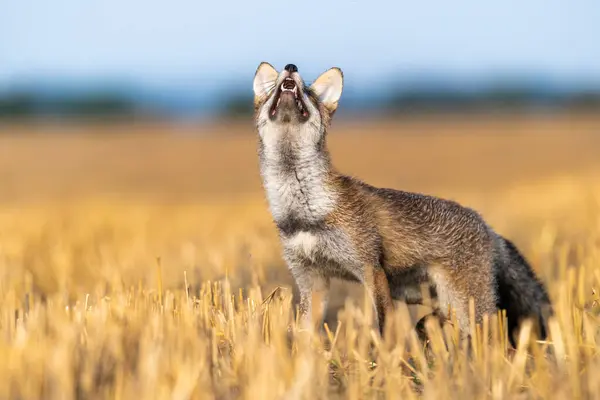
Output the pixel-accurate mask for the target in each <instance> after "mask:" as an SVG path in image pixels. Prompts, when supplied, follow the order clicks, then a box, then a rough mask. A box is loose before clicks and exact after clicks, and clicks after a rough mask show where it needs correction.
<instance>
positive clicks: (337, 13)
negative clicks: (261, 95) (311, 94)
mask: <svg viewBox="0 0 600 400" xmlns="http://www.w3.org/2000/svg"><path fill="white" fill-rule="evenodd" d="M262 60H266V61H269V62H271V63H272V64H274V65H275V66H276V67H278V68H281V67H283V65H285V64H286V63H289V62H293V63H295V64H297V65H298V67H299V69H300V72H301V73H303V74H304V75H305V78H306V79H307V80H312V79H314V78H315V77H316V74H318V73H319V72H321V71H323V70H325V69H327V68H329V67H330V66H333V65H335V66H339V67H341V68H342V69H343V70H344V73H345V76H346V79H347V80H348V79H351V80H352V81H354V82H362V83H363V84H368V83H369V82H374V81H377V80H382V79H386V78H387V77H389V76H390V75H391V74H397V75H398V76H402V75H403V74H414V73H419V74H422V75H427V74H428V73H431V74H437V75H447V76H454V77H458V78H461V77H462V78H469V77H472V76H473V77H477V76H488V75H494V74H504V73H513V74H520V73H529V74H543V75H544V76H546V77H548V78H551V79H559V80H561V79H562V80H568V81H579V82H583V83H584V84H586V82H587V83H589V82H593V83H594V84H596V85H598V84H600V1H598V0H561V1H559V0H521V1H517V0H502V1H491V0H490V1H481V0H457V1H452V2H449V1H430V0H425V1H356V0H348V1H312V0H305V1H302V2H291V1H289V2H286V1H238V2H233V1H205V0H172V1H156V0H96V1H93V0H52V1H48V0H37V1H35V0H0V85H7V84H9V83H11V82H15V81H17V80H19V79H21V80H22V79H28V78H32V77H33V78H36V77H43V78H52V77H59V78H61V79H73V80H74V81H78V80H83V81H87V80H94V79H99V78H104V77H116V78H120V79H125V80H133V81H135V82H140V83H142V84H150V85H159V86H165V85H166V86H185V85H188V84H190V83H200V84H202V85H205V86H207V87H209V86H218V85H220V84H223V83H224V82H227V81H228V80H231V79H232V78H233V79H234V80H237V81H240V80H244V79H247V80H251V78H252V75H253V74H254V70H255V68H256V66H257V65H258V63H259V62H260V61H262Z"/></svg>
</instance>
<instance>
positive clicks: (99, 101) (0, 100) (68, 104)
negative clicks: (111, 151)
mask: <svg viewBox="0 0 600 400" xmlns="http://www.w3.org/2000/svg"><path fill="white" fill-rule="evenodd" d="M135 111H136V107H135V104H134V102H132V101H131V100H128V99H127V98H125V97H124V96H122V95H120V94H117V93H87V94H85V95H81V96H69V97H65V98H56V97H54V98H46V97H44V96H39V95H36V94H34V93H28V92H13V93H9V94H5V95H0V118H5V119H6V118H27V117H34V116H39V115H63V116H84V117H85V116H124V115H132V114H134V113H135Z"/></svg>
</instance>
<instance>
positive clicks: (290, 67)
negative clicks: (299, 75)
mask: <svg viewBox="0 0 600 400" xmlns="http://www.w3.org/2000/svg"><path fill="white" fill-rule="evenodd" d="M284 69H285V70H286V71H287V72H289V73H292V72H298V67H296V66H295V65H294V64H288V65H286V66H285V68H284Z"/></svg>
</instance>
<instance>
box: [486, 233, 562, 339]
mask: <svg viewBox="0 0 600 400" xmlns="http://www.w3.org/2000/svg"><path fill="white" fill-rule="evenodd" d="M497 251H498V254H497V255H496V263H495V270H496V284H497V287H498V300H497V304H496V305H497V307H498V308H499V309H504V310H506V318H507V320H508V333H509V335H508V336H509V339H510V341H511V343H512V345H513V346H516V343H515V339H514V338H513V334H514V333H515V329H516V328H518V327H519V325H520V323H521V322H522V321H523V320H524V319H526V318H531V319H532V320H533V322H534V323H537V325H538V334H539V336H540V339H545V338H546V335H547V332H548V326H547V319H548V317H549V316H550V315H552V313H553V310H552V305H551V303H550V298H549V297H548V293H547V292H546V288H545V287H544V285H543V283H542V282H541V281H540V280H539V279H538V277H537V276H536V274H535V272H534V271H533V269H532V268H531V266H530V265H529V263H528V262H527V260H525V257H523V255H522V254H521V253H520V252H519V250H518V249H517V247H516V246H515V245H514V244H513V243H512V242H511V241H510V240H508V239H506V238H504V237H502V236H500V235H498V243H497Z"/></svg>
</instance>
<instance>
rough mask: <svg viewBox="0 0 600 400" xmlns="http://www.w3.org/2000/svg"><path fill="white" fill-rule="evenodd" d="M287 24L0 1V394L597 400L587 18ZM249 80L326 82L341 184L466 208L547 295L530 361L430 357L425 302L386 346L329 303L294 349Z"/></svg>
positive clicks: (439, 14) (547, 7) (474, 8)
mask: <svg viewBox="0 0 600 400" xmlns="http://www.w3.org/2000/svg"><path fill="white" fill-rule="evenodd" d="M294 7H298V10H299V12H301V13H302V16H303V17H302V18H301V19H300V21H298V22H296V20H297V17H295V16H293V14H290V12H289V10H284V9H282V4H281V3H275V2H272V3H269V2H262V3H255V2H248V3H240V4H236V5H235V6H234V5H232V4H229V3H226V2H221V3H204V2H202V3H199V2H192V1H182V2H179V3H178V4H177V5H172V4H167V3H164V4H158V3H148V2H143V1H141V0H130V1H128V2H120V1H116V0H109V1H104V2H101V3H98V2H97V3H86V4H82V3H81V2H76V1H75V0H60V1H55V2H47V3H43V4H36V6H35V7H31V6H30V5H29V4H25V3H23V2H19V1H18V0H8V1H4V2H1V3H0V38H2V39H1V40H0V360H2V362H0V377H1V378H0V398H2V399H4V398H11V399H12V398H15V399H17V398H18V399H37V398H52V399H70V398H77V399H83V398H120V399H129V398H133V397H134V396H135V397H139V398H143V399H150V398H161V399H162V398H172V399H188V398H194V399H196V398H219V399H221V398H260V399H267V398H277V399H280V398H285V399H288V398H289V399H296V398H310V399H313V398H326V397H331V398H365V397H377V396H380V397H386V398H397V397H398V396H402V397H406V398H413V397H415V396H418V395H422V396H424V397H429V398H440V397H442V396H444V397H452V398H489V397H492V398H515V397H527V398H555V397H556V398H595V397H600V396H599V395H598V393H600V387H599V386H598V385H599V383H598V380H597V379H596V377H597V376H598V374H600V358H599V353H600V319H599V314H600V306H599V304H598V301H600V297H599V290H600V48H599V47H598V44H597V39H596V38H598V37H599V36H600V30H599V29H600V25H598V24H597V21H598V20H599V18H600V6H599V5H598V4H596V3H594V2H591V1H578V2H570V3H566V2H558V1H550V2H548V1H542V0H536V1H530V2H527V3H521V2H516V1H508V2H504V3H496V4H492V3H481V2H476V1H474V0H468V1H466V2H462V3H460V4H452V5H445V4H442V3H437V4H435V5H432V4H430V3H429V2H425V3H414V4H410V5H409V4H408V3H407V4H402V3H392V2H376V3H369V4H368V5H367V4H366V3H361V2H348V3H347V4H344V5H343V6H342V5H340V4H335V3H323V4H322V3H320V2H312V1H307V2H303V3H302V5H301V6H300V5H296V4H295V5H294ZM290 15H292V17H291V18H292V21H294V22H292V23H290V19H289V18H290ZM284 17H285V18H284ZM290 26H292V27H293V28H290ZM234 27H235V29H234ZM261 61H268V62H271V63H272V64H273V65H274V66H275V67H276V68H278V69H281V68H282V67H283V66H284V65H285V64H287V63H290V62H291V63H295V64H296V65H297V66H298V68H299V71H300V73H301V74H302V76H303V77H304V79H305V80H306V81H307V82H309V83H310V82H311V81H312V80H313V79H314V78H315V77H316V76H318V74H319V73H320V72H322V71H324V70H325V69H327V68H329V67H331V66H338V67H341V68H342V70H343V71H344V76H345V86H344V93H343V95H342V99H341V102H340V108H339V111H338V112H337V113H336V116H335V118H334V121H333V125H332V127H331V130H330V132H329V138H328V142H329V148H330V151H331V153H332V157H333V162H334V164H335V165H336V167H338V168H339V169H340V170H341V171H343V172H345V173H347V174H351V175H353V176H356V177H358V178H361V179H363V180H365V181H367V182H369V183H371V184H373V185H377V186H385V187H394V188H398V189H403V190H409V191H418V192H424V193H428V194H433V195H437V196H441V197H445V198H450V199H454V200H457V201H459V202H461V203H462V204H464V205H466V206H469V207H473V208H475V209H477V210H478V211H479V212H480V213H481V214H483V216H484V217H485V218H486V219H487V220H488V221H489V223H490V224H491V225H492V226H493V227H494V228H496V229H497V230H498V231H499V232H500V233H502V234H504V235H506V236H507V237H509V238H511V239H512V240H514V241H515V243H516V244H517V245H518V246H519V248H521V249H522V251H523V253H524V254H525V256H526V257H527V258H528V259H529V260H530V261H531V263H532V265H533V268H534V269H535V270H536V272H537V273H538V274H539V276H540V277H541V279H542V280H543V281H544V282H545V283H547V285H548V288H549V291H550V294H551V297H552V299H553V301H554V302H555V304H556V309H557V319H556V324H555V325H553V327H552V332H551V333H552V334H551V337H550V338H549V340H548V341H547V342H543V343H529V341H528V339H529V336H528V331H527V329H526V330H525V334H524V336H523V338H522V341H521V343H522V346H521V347H520V348H519V349H518V350H517V351H516V352H513V351H511V350H509V349H508V347H507V345H506V340H504V339H503V337H504V333H503V332H502V324H501V323H499V324H495V323H491V324H490V325H489V329H490V330H492V331H493V330H494V329H496V330H497V331H498V332H499V333H498V337H494V340H493V341H492V343H491V345H490V346H489V347H485V346H482V347H481V348H480V350H481V351H480V352H478V353H477V354H476V356H475V358H473V359H469V358H468V357H467V356H466V353H465V352H463V351H462V350H458V348H455V347H452V346H450V350H449V352H444V351H442V350H441V347H439V346H438V345H439V340H438V339H440V338H442V337H443V335H442V334H441V333H439V332H437V331H434V333H436V334H435V335H433V336H432V337H434V340H433V345H432V346H433V353H434V355H435V357H434V358H435V361H432V360H431V359H425V354H424V353H423V352H422V351H421V348H420V346H419V344H417V343H416V341H414V340H413V339H414V336H411V335H413V334H414V332H411V331H410V328H411V327H412V325H413V324H414V321H415V320H416V319H417V318H419V317H420V316H422V315H424V314H425V313H426V312H427V311H428V310H427V309H426V308H425V307H414V308H410V310H408V313H404V309H403V308H400V310H399V312H398V315H397V319H396V322H397V325H398V327H399V333H398V336H396V337H394V338H392V339H390V340H388V341H383V342H382V341H380V340H379V339H377V338H376V336H374V334H373V333H372V332H370V330H369V329H370V325H369V318H368V314H369V308H368V307H364V303H363V299H364V292H363V290H362V288H361V287H360V286H358V285H354V284H348V283H340V282H336V283H335V284H334V286H333V290H332V299H331V304H330V306H329V308H328V312H327V315H326V322H327V329H330V331H327V330H325V331H323V332H320V334H319V335H317V338H316V339H315V341H309V342H306V341H303V340H302V336H301V335H300V336H297V335H296V334H297V332H296V333H295V334H294V335H295V336H294V337H293V339H291V342H288V340H289V338H288V336H287V335H288V328H289V326H290V325H293V324H292V322H293V318H294V313H293V307H294V302H295V301H296V299H295V298H294V297H293V295H294V294H295V290H296V289H295V286H294V284H293V281H292V279H291V276H290V274H289V273H288V271H287V269H286V266H285V264H284V263H283V260H282V258H281V253H280V250H281V249H280V244H279V241H278V238H277V232H276V230H275V227H274V224H273V223H272V222H271V219H270V215H269V213H268V209H267V204H266V201H265V198H264V195H263V191H262V187H261V181H260V176H259V170H258V158H257V147H256V146H257V142H256V132H255V130H254V126H253V120H252V115H251V112H252V92H251V88H252V86H251V82H252V78H253V74H254V72H255V69H256V67H257V66H258V64H259V63H260V62H261ZM340 321H341V322H340ZM445 338H446V339H447V340H449V341H450V342H451V341H452V335H451V334H449V336H445ZM436 346H437V347H436ZM369 348H370V349H371V353H369ZM546 350H549V351H550V352H551V353H552V354H553V355H552V356H551V357H546V356H545V355H544V352H545V351H546ZM449 354H450V355H449ZM371 361H374V362H371Z"/></svg>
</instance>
